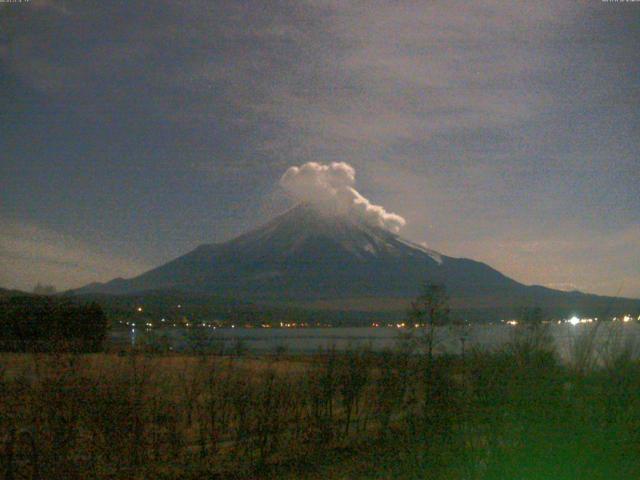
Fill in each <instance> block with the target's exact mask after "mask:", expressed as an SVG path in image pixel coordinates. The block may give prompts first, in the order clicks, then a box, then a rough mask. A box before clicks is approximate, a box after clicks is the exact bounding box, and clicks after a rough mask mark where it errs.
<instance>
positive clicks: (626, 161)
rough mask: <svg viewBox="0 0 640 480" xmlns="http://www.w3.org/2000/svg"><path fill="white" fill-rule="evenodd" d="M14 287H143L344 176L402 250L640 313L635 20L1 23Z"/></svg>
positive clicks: (348, 8) (7, 273) (174, 13)
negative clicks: (293, 180) (297, 180)
mask: <svg viewBox="0 0 640 480" xmlns="http://www.w3.org/2000/svg"><path fill="white" fill-rule="evenodd" d="M0 15H1V16H2V18H1V19H0V20H1V21H0V27H1V28H2V31H1V36H0V91H1V92H2V93H1V94H0V119H1V122H2V124H1V125H0V182H1V183H0V227H1V228H0V285H2V286H5V287H20V288H31V287H32V286H33V285H34V284H35V283H36V282H38V281H40V282H45V283H53V284H54V285H56V286H57V287H58V288H67V287H73V286H79V285H82V284H84V283H87V282H89V281H94V280H100V281H104V280H108V279H110V278H113V277H115V276H125V277H126V276H131V275H135V274H137V273H140V272H142V271H144V270H145V269H146V268H149V267H152V266H155V265H158V264H160V263H163V262H165V261H167V260H169V259H171V258H173V257H176V256H178V255H180V254H183V253H185V252H186V251H188V250H190V249H191V248H193V247H195V246H197V245H198V244H201V243H210V242H216V241H222V240H226V239H229V238H231V237H233V236H235V235H236V234H238V233H240V232H242V231H244V230H246V229H248V228H251V227H254V226H256V225H258V224H259V223H261V222H264V221H266V220H267V219H269V218H270V217H271V216H273V215H275V214H276V213H279V212H280V211H282V210H283V209H285V208H286V207H287V206H288V205H289V204H290V202H291V200H290V199H289V198H288V197H287V196H286V195H285V193H284V192H283V191H282V190H281V188H280V187H279V186H278V180H279V178H280V176H281V175H282V174H283V172H284V171H285V170H286V169H287V167H289V166H291V165H300V164H302V163H304V162H308V161H315V162H319V163H328V162H334V161H343V162H347V163H349V164H350V165H352V166H353V167H354V168H355V170H356V182H357V188H358V190H359V191H360V192H361V193H362V194H363V195H365V196H366V197H367V198H369V199H370V200H371V201H372V202H374V203H376V204H380V205H383V206H384V207H385V208H386V209H387V210H389V211H392V212H396V213H398V214H400V215H402V216H403V217H405V218H406V220H407V225H406V226H405V227H404V228H403V230H402V234H403V235H404V236H406V237H408V238H409V239H411V240H414V241H416V242H426V243H427V244H428V246H429V247H431V248H433V249H436V250H439V251H441V252H442V253H444V254H447V255H452V256H465V257H471V258H474V259H477V260H481V261H484V262H487V263H489V264H490V265H492V266H493V267H495V268H497V269H499V270H501V271H502V272H504V273H505V274H507V275H509V276H512V277H513V278H515V279H516V280H519V281H522V282H524V283H527V284H531V283H536V284H542V285H547V286H551V287H556V288H564V289H573V288H578V289H580V290H584V291H589V292H595V293H600V294H609V295H614V294H622V295H626V296H635V297H640V195H639V192H638V184H639V180H640V136H639V133H640V113H639V112H640V109H639V106H640V105H639V100H640V58H639V57H640V49H639V47H640V42H639V41H640V31H639V27H638V25H640V3H605V2H601V1H600V0H591V1H580V2H578V1H573V0H564V1H559V0H555V1H546V0H539V1H536V2H498V1H474V2H468V1H464V2H463V1H460V2H456V1H429V2H427V1H414V2H410V1H379V2H378V1H374V0H369V1H363V2H355V1H354V2H346V1H345V2H341V1H329V0H327V1H324V0H309V1H304V0H299V1H293V2H278V1H273V2H264V1H255V2H241V1H235V2H221V1H211V0H207V1H204V0H203V1H177V0H173V1H171V2H165V1H159V0H154V1H153V2H149V1H146V2H142V1H135V0H129V1H126V2H121V1H108V2H107V1H82V2H72V1H58V2H57V1H53V0H49V1H37V0H31V1H30V2H27V3H18V4H11V3H5V4H1V5H0Z"/></svg>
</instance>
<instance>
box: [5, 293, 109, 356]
mask: <svg viewBox="0 0 640 480" xmlns="http://www.w3.org/2000/svg"><path fill="white" fill-rule="evenodd" d="M107 326H108V322H107V318H106V316H105V315H104V313H103V311H102V308H101V307H100V306H99V305H98V304H96V303H88V304H79V303H74V302H72V301H70V300H68V299H58V298H53V297H48V296H39V295H22V296H12V297H8V298H2V299H0V350H2V351H16V352H37V351H51V350H58V351H59V350H70V349H71V350H77V351H79V352H96V351H99V350H101V349H102V345H103V342H104V340H105V337H106V334H107Z"/></svg>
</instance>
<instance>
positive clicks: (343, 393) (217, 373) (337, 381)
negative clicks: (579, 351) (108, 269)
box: [0, 338, 640, 480]
mask: <svg viewBox="0 0 640 480" xmlns="http://www.w3.org/2000/svg"><path fill="white" fill-rule="evenodd" d="M0 441H1V443H0V448H1V455H2V457H1V458H2V462H1V468H2V470H0V478H4V479H11V480H13V479H18V478H29V479H36V478H37V479H49V478H60V479H66V478H69V479H74V478H78V479H90V478H96V479H103V478H104V479H138V478H140V479H141V478H166V479H173V478H176V479H177V478H180V479H182V478H247V479H249V478H285V479H286V478H290V479H294V478H309V479H320V478H433V479H436V478H437V479H440V478H442V479H453V480H456V479H460V480H462V479H505V478H526V479H548V478H556V479H577V478H607V479H611V478H616V479H627V478H629V479H631V478H639V477H640V475H639V474H640V461H639V460H638V459H639V458H640V456H639V455H638V453H639V452H638V445H640V366H639V365H638V363H637V362H636V361H634V360H632V359H631V358H629V357H627V356H624V355H619V356H618V357H616V358H613V359H612V362H609V363H607V364H606V365H604V366H602V367H598V368H595V367H593V366H590V367H589V368H579V365H560V364H559V363H558V362H557V360H556V356H555V354H554V352H553V351H552V349H549V348H547V347H545V346H543V345H537V344H532V343H530V342H528V341H527V340H526V339H524V340H523V339H522V338H521V339H520V340H518V341H517V342H515V343H513V344H511V345H509V346H507V347H505V348H504V349H502V350H500V351H495V352H469V353H468V354H467V355H466V357H465V358H460V357H438V358H435V359H433V360H429V358H428V356H425V355H420V354H416V353H415V352H414V351H411V349H406V350H402V349H399V350H398V351H394V352H384V353H373V352H369V351H364V350H358V351H350V352H341V353H336V352H333V351H326V352H321V353H320V352H319V353H318V354H316V355H312V356H301V357H295V356H286V357H285V356H280V357H276V356H274V357H267V356H264V357H250V356H244V357H237V356H209V355H177V354H171V355H157V354H156V355H150V354H145V353H141V352H136V351H130V352H124V353H121V354H69V353H65V354H52V353H49V354H8V353H3V354H0Z"/></svg>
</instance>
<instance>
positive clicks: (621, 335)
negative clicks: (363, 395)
mask: <svg viewBox="0 0 640 480" xmlns="http://www.w3.org/2000/svg"><path fill="white" fill-rule="evenodd" d="M517 328H518V327H513V326H510V325H504V324H500V325H471V326H467V327H464V329H461V328H459V327H458V328H456V327H441V328H438V329H437V347H438V348H437V349H438V351H439V352H448V353H460V352H461V351H462V350H463V349H466V350H469V349H471V348H480V349H491V348H496V347H499V346H501V345H504V344H505V343H506V342H509V341H510V340H511V339H513V337H514V333H515V332H516V331H517V330H516V329H517ZM546 328H548V333H549V334H550V336H551V338H552V339H553V342H554V344H555V347H556V349H557V351H558V353H559V354H560V356H561V357H562V358H567V356H569V355H571V353H572V352H573V351H574V350H575V348H577V346H578V344H580V343H584V342H587V343H592V344H593V346H594V349H595V350H597V351H598V352H602V351H604V350H607V349H612V348H623V349H630V350H631V351H633V353H634V354H637V353H638V351H637V350H638V349H637V348H636V344H637V343H638V342H637V340H638V339H639V337H638V335H639V334H640V324H639V323H638V322H631V323H624V324H623V323H620V322H617V323H611V322H599V323H594V324H577V325H571V324H561V325H557V324H550V325H548V326H547V327H546ZM403 332H405V333H406V332H407V330H406V329H394V328H354V327H348V328H296V329H288V328H282V329H278V328H264V329H263V328H251V329H244V328H233V329H232V328H227V329H224V328H223V329H215V330H213V329H208V328H190V329H181V328H164V329H163V328H161V329H154V330H146V331H145V330H139V329H135V328H132V329H131V330H129V331H128V332H114V333H113V334H112V341H113V342H115V343H118V342H119V343H122V342H123V341H127V340H128V341H130V342H131V344H132V345H141V344H147V345H150V346H153V347H157V348H162V347H165V348H167V349H169V348H170V349H172V350H189V349H212V350H216V351H222V350H224V351H227V352H229V351H231V350H232V349H234V348H240V346H241V347H242V349H243V351H248V352H251V353H274V352H277V351H281V352H284V351H287V352H290V353H314V352H317V351H318V349H327V348H335V349H336V350H345V349H349V348H356V347H367V348H370V349H372V350H376V351H380V350H384V349H389V348H393V347H395V346H396V345H397V344H398V341H399V340H400V338H401V333H403ZM127 335H128V337H129V338H124V337H125V336H127Z"/></svg>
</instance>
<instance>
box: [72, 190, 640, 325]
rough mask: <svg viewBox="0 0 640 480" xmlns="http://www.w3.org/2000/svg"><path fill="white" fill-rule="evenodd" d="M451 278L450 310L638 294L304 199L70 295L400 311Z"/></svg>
mask: <svg viewBox="0 0 640 480" xmlns="http://www.w3.org/2000/svg"><path fill="white" fill-rule="evenodd" d="M426 282H429V283H439V284H444V285H445V286H446V287H447V291H448V293H449V295H450V297H451V304H452V307H453V308H454V309H456V308H457V309H463V310H482V311H489V310H491V311H501V312H508V311H510V310H514V309H517V308H523V307H529V306H541V307H544V308H545V309H546V310H549V311H562V312H567V313H570V312H574V311H579V312H582V313H584V314H587V313H590V312H596V313H597V312H600V311H612V312H622V311H630V312H637V311H639V310H640V300H631V299H621V298H614V297H602V296H596V295H589V294H584V293H581V292H577V291H574V292H563V291H558V290H552V289H549V288H545V287H541V286H527V285H524V284H522V283H519V282H517V281H515V280H513V279H511V278H509V277H507V276H505V275H503V274H502V273H500V272H498V271H497V270H495V269H493V268H491V267H490V266H488V265H486V264H484V263H481V262H477V261H474V260H470V259H466V258H454V257H449V256H446V255H442V254H440V253H438V252H435V251H433V250H429V249H427V248H424V247H422V246H420V245H417V244H414V243H412V242H410V241H408V240H405V239H403V238H402V237H400V236H399V235H397V234H394V233H391V232H390V231H388V230H385V229H383V228H381V227H376V226H372V225H371V224H369V223H366V222H365V221H364V220H362V219H361V218H359V217H357V216H355V215H349V214H336V213H327V212H325V211H323V210H321V209H317V208H315V207H313V206H311V205H310V204H305V203H303V204H299V205H298V206H296V207H294V208H292V209H290V210H289V211H287V212H285V213H284V214H282V215H280V216H278V217H276V218H275V219H273V220H272V221H270V222H269V223H267V224H266V225H264V226H262V227H259V228H257V229H255V230H252V231H249V232H247V233H245V234H243V235H241V236H239V237H236V238H235V239H232V240H230V241H228V242H225V243H219V244H205V245H201V246H199V247H197V248H196V249H194V250H193V251H191V252H189V253H187V254H185V255H183V256H181V257H179V258H176V259H175V260H172V261H170V262H168V263H166V264H164V265H161V266H159V267H157V268H154V269H152V270H150V271H148V272H146V273H143V274H142V275H139V276H137V277H134V278H131V279H122V278H119V279H115V280H112V281H110V282H107V283H103V284H99V283H94V284H90V285H87V286H85V287H82V288H80V289H78V290H75V291H73V292H72V293H73V294H95V293H101V294H116V295H122V294H139V293H144V292H150V291H156V292H157V291H164V290H167V291H168V290H170V291H178V292H185V293H189V294H203V295H210V294H215V295H220V296H224V297H228V298H238V299H243V300H250V301H253V302H263V303H270V304H295V305H302V306H308V307H313V308H320V309H331V310H361V311H367V310H368V311H391V310H403V309H405V308H406V306H407V305H408V302H409V301H410V299H411V298H413V297H415V296H416V295H417V294H418V293H419V292H420V289H421V287H422V285H423V284H425V283H426Z"/></svg>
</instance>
